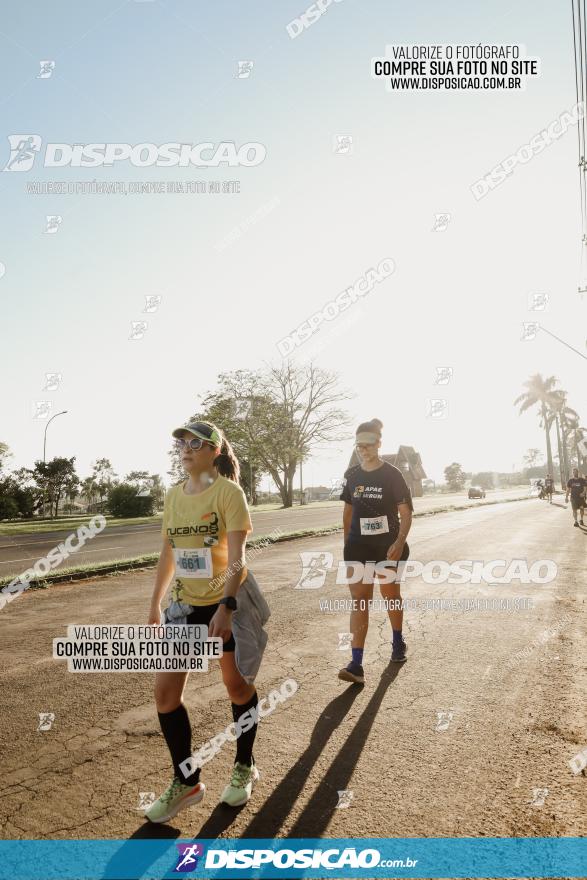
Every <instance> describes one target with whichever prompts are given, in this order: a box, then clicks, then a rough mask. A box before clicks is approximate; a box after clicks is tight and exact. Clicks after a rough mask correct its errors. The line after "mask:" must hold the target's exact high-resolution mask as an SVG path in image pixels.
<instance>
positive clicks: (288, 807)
mask: <svg viewBox="0 0 587 880" xmlns="http://www.w3.org/2000/svg"><path fill="white" fill-rule="evenodd" d="M340 543H341V542H340V536H339V535H332V536H327V537H313V538H311V539H303V540H299V541H292V542H288V543H284V544H280V545H277V546H274V547H271V548H269V549H267V550H266V551H264V552H263V553H262V554H261V555H260V556H259V557H258V558H257V559H256V560H255V563H254V566H253V569H254V571H255V574H256V576H257V579H258V580H259V582H260V584H261V585H262V586H263V588H264V590H265V592H266V594H267V597H268V601H269V602H270V605H271V609H272V617H271V619H270V621H269V624H268V632H269V644H268V647H267V650H266V654H265V658H264V662H263V666H262V668H261V672H260V674H259V677H258V680H257V688H258V692H259V695H260V696H261V695H265V694H267V693H268V691H269V690H270V689H272V688H277V687H279V686H280V685H281V683H282V682H283V681H284V680H285V679H287V678H293V679H294V680H295V681H296V682H297V683H298V686H299V689H298V691H297V693H296V694H295V695H294V696H293V697H292V698H291V699H290V700H288V701H287V702H286V703H284V704H283V705H281V706H278V707H277V709H276V710H275V712H274V713H273V714H272V715H270V716H268V717H267V718H266V719H265V720H263V721H262V722H261V726H260V730H259V735H258V738H257V743H256V747H255V756H256V760H257V763H258V765H259V767H260V770H261V774H262V775H261V779H260V781H259V783H258V784H257V787H256V788H255V791H254V796H253V799H252V800H251V802H250V803H249V804H248V805H247V806H246V807H244V808H242V809H241V810H236V811H231V810H230V809H228V808H221V807H219V806H217V799H218V797H219V795H220V792H221V790H222V788H223V786H224V785H225V784H226V781H227V779H228V775H229V770H230V766H231V764H232V761H233V746H232V745H231V744H227V745H226V746H225V747H224V748H223V750H222V751H221V752H220V753H219V755H218V756H217V757H216V758H214V760H213V761H211V762H210V763H209V764H207V765H206V766H205V768H204V770H203V775H202V779H203V781H205V782H206V785H207V786H208V790H207V795H206V799H205V800H204V802H203V803H202V804H200V805H198V806H197V807H193V808H191V809H189V810H187V811H185V812H183V813H180V814H179V815H178V816H177V817H176V818H175V819H173V820H172V821H171V823H170V824H169V825H168V826H157V827H154V826H150V825H149V824H148V823H145V822H144V820H143V819H142V817H141V813H140V812H139V811H138V810H137V807H138V803H139V793H140V792H154V793H157V794H159V793H160V792H161V791H162V790H163V788H164V787H165V786H166V785H167V784H168V782H169V779H170V768H169V760H168V754H167V751H166V747H165V743H164V740H163V738H162V736H161V734H160V732H159V725H158V721H157V715H156V711H155V707H154V704H153V700H152V696H151V694H152V685H153V676H152V674H150V673H143V674H129V675H126V674H76V675H74V674H72V673H68V672H67V670H66V665H65V663H64V662H58V661H55V660H53V659H52V639H53V638H54V637H56V636H61V635H65V627H66V626H67V624H69V623H77V624H97V623H99V624H106V623H111V624H120V623H127V624H128V623H144V622H146V619H147V609H148V605H149V598H150V592H151V587H152V581H153V571H152V570H147V569H145V570H142V571H134V572H129V573H125V574H123V575H116V576H111V577H107V578H102V579H99V578H95V579H92V580H89V581H84V582H78V583H66V584H59V585H55V586H53V587H51V588H50V589H48V590H46V591H34V592H29V593H25V594H23V595H22V596H20V597H18V598H17V599H16V600H15V601H14V602H13V603H12V604H11V605H9V606H7V607H5V608H4V609H3V610H2V611H0V617H1V619H2V625H3V630H2V631H3V639H2V642H1V644H0V669H1V670H2V672H1V675H2V687H0V711H1V713H2V719H3V728H4V735H3V749H2V757H1V758H0V786H1V798H0V828H1V831H0V835H1V836H2V838H4V839H6V838H8V839H12V838H21V839H25V838H42V837H47V838H127V837H132V838H137V837H169V838H170V839H174V838H175V837H177V836H181V837H188V836H191V837H194V838H195V839H202V838H214V837H216V836H227V837H239V836H243V837H273V836H276V837H287V836H291V837H305V836H307V837H318V836H325V837H346V836H352V837H362V836H373V837H388V836H389V837H411V836H415V837H420V836H422V837H441V836H473V837H475V836H495V837H502V836H503V837H509V836H532V835H536V836H552V835H554V836H557V835H571V836H572V835H577V836H583V835H585V834H587V793H586V783H587V780H586V779H585V777H584V776H582V775H580V774H579V775H574V774H573V773H572V772H571V769H570V768H569V764H568V762H569V760H570V759H572V758H573V756H575V755H576V754H577V753H579V752H580V751H581V750H582V749H584V748H585V747H586V746H587V704H586V702H585V692H586V689H587V670H586V663H585V659H586V646H587V625H586V620H587V617H586V612H587V605H586V598H585V596H586V583H587V579H586V577H585V559H586V550H587V529H585V530H581V529H574V528H572V526H571V514H570V510H565V509H564V508H563V507H562V506H559V505H552V506H550V505H547V504H545V503H543V502H540V501H525V502H519V503H516V502H514V503H509V504H503V505H495V506H488V507H482V508H473V509H470V510H466V511H459V512H452V513H444V514H438V515H437V516H434V517H426V518H422V519H418V520H416V521H415V524H414V527H413V530H412V534H411V536H410V545H411V551H412V552H411V558H412V559H417V560H421V561H424V562H425V561H429V560H441V559H444V560H447V561H452V560H456V559H478V560H485V561H488V560H492V559H504V558H505V559H508V560H509V559H513V558H521V557H524V558H527V559H528V561H529V562H532V561H534V560H537V559H551V560H554V561H555V562H556V564H557V565H558V575H557V577H556V580H554V581H553V582H552V583H549V584H545V585H541V586H539V585H529V586H520V585H519V584H516V583H514V584H511V585H508V586H487V585H483V584H482V585H481V586H480V587H479V586H473V585H461V586H450V585H448V584H443V585H437V586H435V587H434V586H430V585H426V584H424V583H423V582H422V581H421V580H419V579H418V580H414V581H411V582H410V583H409V586H408V587H406V588H404V595H405V596H406V597H408V596H409V597H410V598H420V599H424V598H427V597H434V598H439V597H451V596H454V597H473V596H491V597H493V596H499V597H510V598H513V597H516V596H518V597H519V596H523V597H530V598H531V599H532V600H533V603H534V607H533V609H532V610H527V611H524V612H517V613H504V612H497V611H492V612H481V611H479V612H469V613H462V612H455V611H451V610H446V611H422V610H418V611H414V612H408V613H406V622H405V634H406V639H407V642H408V646H409V659H408V662H407V663H406V664H404V665H403V666H401V667H399V668H398V667H395V668H393V667H390V666H389V665H388V658H389V654H390V647H389V640H390V629H389V624H388V622H387V619H386V615H385V612H382V611H378V612H375V613H373V614H372V620H371V627H370V631H369V636H368V641H367V647H366V652H365V672H366V677H367V680H366V685H365V687H363V688H360V687H356V686H352V685H346V684H344V683H342V682H341V681H339V680H338V679H337V670H338V669H339V667H340V666H342V665H343V664H345V663H346V662H347V659H348V653H349V652H348V650H345V651H343V652H341V651H340V650H338V641H339V638H338V634H339V633H342V632H346V631H348V616H347V614H346V613H345V614H340V613H327V612H323V611H320V602H321V601H322V602H323V601H324V600H325V599H335V598H339V597H344V596H345V595H346V592H347V588H346V587H344V586H337V585H336V584H335V583H334V574H333V572H330V573H329V574H328V576H327V578H326V583H325V585H324V586H323V587H322V588H320V589H316V590H296V589H294V587H295V584H296V583H297V581H298V579H299V576H300V574H301V568H300V557H299V553H300V551H302V550H304V551H307V550H316V551H330V552H332V553H333V554H334V556H335V559H338V558H340ZM561 622H562V623H561ZM549 629H550V630H551V634H550V635H548V636H547V637H546V638H545V637H544V633H545V632H546V631H548V630H549ZM554 630H558V632H557V634H556V635H555V634H553V632H554ZM524 651H525V652H526V656H523V657H522V654H521V652H524ZM516 655H519V657H522V659H519V661H516V662H515V663H514V664H512V663H511V662H509V663H508V661H511V660H512V658H515V657H516ZM185 702H186V704H187V706H188V709H189V711H190V714H191V718H192V723H193V728H194V742H193V747H194V749H196V748H197V747H198V746H199V745H201V744H202V743H203V742H205V741H206V740H207V739H209V738H210V737H211V736H213V735H215V734H216V733H219V732H220V731H222V730H224V728H225V727H226V725H227V724H228V723H229V721H230V720H231V717H230V707H229V705H228V702H227V699H226V696H225V692H224V689H223V686H222V683H221V680H220V675H219V670H218V668H217V667H216V668H214V667H213V668H212V669H211V671H210V672H209V673H206V674H204V673H202V674H199V673H193V674H192V675H191V676H190V679H189V681H188V685H187V688H186V695H185ZM41 712H52V713H54V715H55V721H54V723H53V725H52V727H51V729H50V730H48V731H46V732H40V731H38V730H37V726H38V720H39V719H38V715H39V713H41ZM439 713H442V714H439ZM340 791H344V792H347V794H346V795H344V796H343V798H344V799H345V800H346V801H347V802H348V803H349V806H347V807H344V808H339V807H338V806H337V804H338V803H339V795H338V792H340ZM137 867H138V870H139V874H140V872H141V871H142V870H146V868H147V867H148V866H147V865H141V866H137ZM139 874H137V876H139Z"/></svg>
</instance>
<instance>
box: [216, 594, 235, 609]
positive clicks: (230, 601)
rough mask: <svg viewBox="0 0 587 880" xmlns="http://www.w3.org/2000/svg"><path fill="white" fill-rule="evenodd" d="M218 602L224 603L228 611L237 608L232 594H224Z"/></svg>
mask: <svg viewBox="0 0 587 880" xmlns="http://www.w3.org/2000/svg"><path fill="white" fill-rule="evenodd" d="M218 604H219V605H226V607H227V608H228V609H229V611H236V608H237V604H236V599H235V598H234V596H224V597H223V598H222V599H221V600H220V602H219V603H218Z"/></svg>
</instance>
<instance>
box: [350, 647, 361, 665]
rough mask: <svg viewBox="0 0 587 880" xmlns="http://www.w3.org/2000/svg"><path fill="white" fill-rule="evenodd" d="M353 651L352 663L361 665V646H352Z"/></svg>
mask: <svg viewBox="0 0 587 880" xmlns="http://www.w3.org/2000/svg"><path fill="white" fill-rule="evenodd" d="M351 650H352V652H353V663H357V664H358V665H359V666H362V665H363V648H352V649H351Z"/></svg>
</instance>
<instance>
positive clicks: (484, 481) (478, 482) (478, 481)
mask: <svg viewBox="0 0 587 880" xmlns="http://www.w3.org/2000/svg"><path fill="white" fill-rule="evenodd" d="M471 485H472V486H479V487H480V488H481V489H493V471H480V472H479V473H478V474H472V475H471Z"/></svg>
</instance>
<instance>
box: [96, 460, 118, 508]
mask: <svg viewBox="0 0 587 880" xmlns="http://www.w3.org/2000/svg"><path fill="white" fill-rule="evenodd" d="M92 467H93V470H94V473H93V477H94V480H95V483H96V488H97V490H98V494H99V496H100V501H103V500H104V498H105V497H106V496H107V495H108V492H109V491H110V489H111V488H112V486H114V485H115V483H116V474H115V473H114V470H113V469H112V465H111V464H110V461H109V460H108V459H107V458H99V459H98V460H97V461H96V462H94V464H93V465H92Z"/></svg>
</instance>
